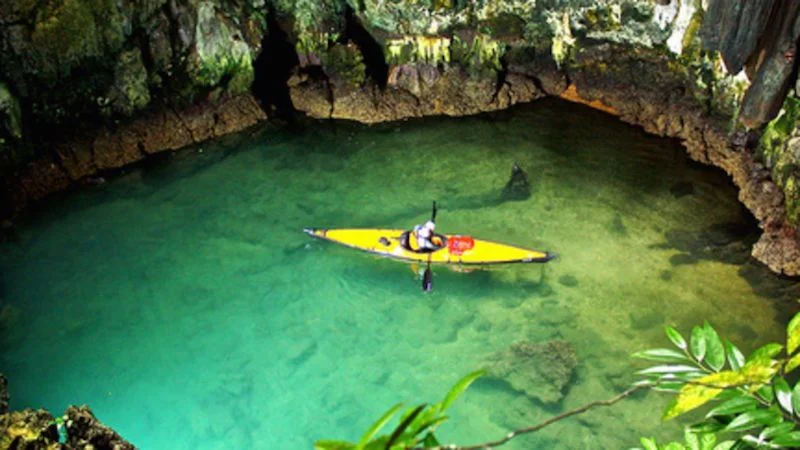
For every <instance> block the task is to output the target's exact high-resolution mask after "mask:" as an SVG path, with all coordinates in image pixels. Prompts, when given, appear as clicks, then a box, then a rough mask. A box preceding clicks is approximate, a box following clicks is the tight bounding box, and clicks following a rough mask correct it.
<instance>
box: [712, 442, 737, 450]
mask: <svg viewBox="0 0 800 450" xmlns="http://www.w3.org/2000/svg"><path fill="white" fill-rule="evenodd" d="M734 445H736V441H722V442H720V443H719V444H717V446H716V447H714V450H731V449H732V448H733V446H734Z"/></svg>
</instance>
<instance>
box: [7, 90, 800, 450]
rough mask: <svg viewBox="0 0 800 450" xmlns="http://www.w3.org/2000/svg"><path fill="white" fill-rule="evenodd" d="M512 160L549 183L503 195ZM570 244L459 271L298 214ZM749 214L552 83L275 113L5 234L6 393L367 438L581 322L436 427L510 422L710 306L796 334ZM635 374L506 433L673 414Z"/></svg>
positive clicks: (124, 415)
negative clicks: (407, 117) (426, 112)
mask: <svg viewBox="0 0 800 450" xmlns="http://www.w3.org/2000/svg"><path fill="white" fill-rule="evenodd" d="M515 161H517V162H518V163H519V164H520V166H522V167H523V168H524V169H525V170H526V171H527V172H528V175H529V179H530V182H531V188H532V196H531V197H530V198H528V199H526V200H521V201H502V199H501V198H500V195H499V193H500V190H501V189H502V187H503V185H504V184H505V182H506V181H507V179H508V176H509V174H510V169H511V165H512V163H513V162H515ZM433 199H437V200H438V201H439V204H440V210H439V217H438V220H437V224H438V227H437V230H439V231H442V232H461V233H466V234H472V235H475V236H479V237H483V238H488V239H495V240H499V241H503V242H508V243H512V244H518V245H524V246H528V247H532V248H537V249H541V250H549V251H555V252H557V253H558V254H559V255H560V256H559V258H558V259H557V260H555V261H552V262H550V263H548V264H546V265H518V266H511V267H507V268H502V269H493V270H490V271H476V272H471V273H457V272H452V271H450V270H447V269H445V268H441V267H439V268H436V269H435V274H434V291H433V292H432V293H430V294H425V293H423V292H421V290H420V282H419V279H418V275H417V273H415V272H414V271H413V270H412V268H410V266H408V265H405V264H402V263H399V262H396V261H391V260H385V259H379V258H377V257H374V256H372V255H368V254H364V253H359V252H356V251H353V250H349V249H345V248H341V247H338V246H335V245H333V244H330V243H326V242H320V241H312V240H311V239H310V238H308V237H307V236H306V235H304V234H303V233H302V231H301V230H302V228H303V227H309V226H314V227H378V226H381V227H410V226H412V225H413V224H415V223H419V222H422V221H424V220H425V219H426V218H427V217H428V215H429V214H430V211H429V208H430V202H431V200H433ZM755 231H756V230H755V225H754V224H753V222H752V219H751V218H750V217H749V216H747V213H746V212H744V211H743V209H742V207H741V206H740V205H739V204H738V203H737V201H736V190H735V189H734V188H733V187H732V186H731V185H730V182H729V180H728V179H727V177H726V176H724V175H723V174H721V173H720V172H718V171H715V170H711V169H708V168H705V167H700V166H698V165H696V164H693V163H691V162H689V161H687V160H686V158H685V156H684V154H683V151H682V150H681V148H680V147H679V146H678V145H677V144H675V143H674V142H672V141H667V140H663V139H657V138H654V137H648V136H646V135H644V134H643V133H642V132H641V131H640V130H638V129H636V128H633V127H629V126H626V125H624V124H621V123H619V122H617V121H616V119H614V118H612V117H609V116H606V115H603V114H601V113H599V112H596V111H593V110H590V109H587V108H584V107H581V106H577V105H572V104H567V103H563V102H559V101H549V100H548V101H544V102H539V103H535V104H533V105H529V106H526V107H521V108H516V109H514V110H512V111H506V112H502V113H497V114H490V115H482V116H478V117H470V118H461V119H430V120H424V121H412V122H403V123H397V124H388V125H381V126H376V127H363V126H358V125H353V124H345V123H315V124H311V125H309V126H305V127H300V128H297V129H279V128H275V127H272V126H265V127H263V128H259V129H255V130H250V131H248V132H246V133H241V134H239V135H236V136H231V137H228V138H225V139H223V140H221V141H219V142H215V143H208V144H205V145H203V146H199V147H195V148H192V149H187V150H184V151H182V152H179V153H177V154H174V155H170V156H169V157H162V158H159V160H158V161H152V162H149V163H148V164H146V165H144V166H142V167H140V168H138V169H132V170H129V171H128V172H127V173H125V174H122V175H120V176H116V177H113V178H112V179H110V180H109V182H108V183H106V184H104V185H102V186H99V187H96V188H91V189H89V188H87V189H83V190H80V191H79V192H74V193H72V194H70V195H66V196H65V197H64V198H62V199H60V200H58V201H54V202H53V204H51V205H49V207H48V209H47V212H44V213H41V214H39V215H37V217H35V218H34V219H32V220H30V221H29V223H26V224H22V225H21V226H19V227H18V229H17V230H16V231H15V233H13V235H12V236H10V238H9V240H7V241H6V243H4V244H2V256H0V274H2V275H0V276H1V277H2V278H0V282H1V283H2V285H0V289H2V290H1V291H0V292H2V294H1V295H2V298H3V299H4V302H5V306H0V311H3V312H2V313H0V317H2V318H3V319H2V323H1V324H0V331H2V332H3V334H2V335H0V337H1V338H2V339H3V342H2V345H3V351H2V353H1V354H0V370H1V371H3V372H5V373H6V374H7V376H8V377H9V379H10V390H11V395H12V406H13V407H15V408H23V407H46V408H48V409H49V410H51V411H54V412H60V411H63V409H64V408H65V407H66V406H67V405H68V404H82V403H87V404H89V405H90V406H91V407H92V409H93V410H94V411H95V413H96V414H97V416H98V417H99V418H100V419H101V420H102V421H103V422H105V423H106V424H109V425H111V426H112V427H114V428H115V429H117V430H118V431H119V432H120V433H121V434H122V435H123V436H124V437H125V438H127V439H129V440H131V441H132V442H134V443H135V444H137V445H138V446H140V447H141V448H144V449H167V448H169V449H215V448H265V449H266V448H270V449H272V448H280V449H302V448H311V445H312V442H313V441H314V440H315V439H320V438H333V439H349V440H357V439H358V437H359V436H360V434H361V432H363V431H364V430H365V429H366V428H367V427H368V426H369V425H370V424H371V422H372V421H373V420H375V419H376V418H377V417H378V416H380V414H381V413H382V412H383V411H384V410H385V409H387V408H388V407H389V406H391V405H392V404H394V403H395V402H397V401H406V402H409V403H413V402H423V401H432V400H436V399H438V398H440V397H441V396H442V395H443V394H444V393H445V392H446V391H447V389H448V388H449V387H450V385H451V384H452V383H453V382H455V381H456V380H457V379H458V378H460V377H461V376H462V375H464V374H466V373H467V372H469V371H472V370H474V369H476V368H478V367H481V366H482V365H483V364H484V363H485V361H486V359H487V358H489V357H490V356H491V355H493V354H494V353H495V352H498V351H502V350H504V349H506V348H508V347H509V345H511V344H512V343H513V342H516V341H519V340H527V341H531V342H536V343H541V342H545V341H548V340H551V339H564V340H566V341H568V342H570V343H571V344H572V345H573V346H574V347H575V349H576V352H577V356H578V361H579V364H578V366H577V369H576V372H575V375H574V377H573V378H572V380H571V382H570V384H569V386H568V389H567V391H566V394H565V396H564V399H563V400H562V401H561V402H558V403H555V404H544V403H541V402H540V401H538V400H536V399H532V398H530V397H528V396H526V395H525V394H523V393H520V392H517V391H515V390H513V389H512V388H511V387H510V386H508V385H507V384H505V383H503V382H502V381H498V380H490V379H485V380H480V381H478V382H477V383H476V384H475V385H474V386H473V387H472V388H471V389H470V390H469V391H468V392H467V394H466V395H465V396H464V397H463V398H461V399H459V401H458V402H457V403H456V404H455V406H454V407H453V409H452V414H451V416H452V419H451V421H450V422H448V423H447V424H446V425H445V426H443V428H442V429H441V434H442V436H443V437H444V440H446V441H448V442H455V443H460V444H474V443H477V442H482V441H485V440H490V439H496V438H499V437H501V436H503V435H505V434H506V433H507V432H508V431H509V430H510V429H512V428H514V427H521V426H525V425H530V424H532V423H535V422H538V421H541V420H544V419H545V418H547V417H550V416H552V415H554V414H557V413H558V412H561V411H565V410H567V409H570V408H573V407H576V406H579V405H581V404H584V403H586V402H589V401H592V400H597V399H604V398H608V397H611V396H613V395H614V394H615V393H617V392H620V391H622V390H623V389H625V387H626V386H627V385H628V384H629V383H630V382H632V381H634V380H635V377H634V376H633V372H634V371H635V370H636V369H637V368H639V367H642V366H643V364H642V363H641V362H638V361H634V360H632V359H631V358H629V356H628V355H629V354H630V353H631V352H633V351H636V350H641V349H644V348H649V347H655V346H663V345H665V344H666V342H667V341H666V339H665V338H664V337H663V331H662V330H663V326H664V325H666V324H672V325H675V326H677V327H678V328H679V329H681V330H683V331H688V330H689V329H690V327H691V326H692V325H695V324H697V323H699V322H700V321H701V320H702V319H703V318H709V319H710V320H711V321H712V323H713V324H714V325H715V326H716V327H717V328H718V329H719V330H720V332H721V334H723V335H724V336H727V337H729V338H730V339H731V340H733V341H734V342H736V343H738V344H739V345H740V346H741V347H742V348H744V349H752V348H754V347H756V346H758V345H760V344H763V343H765V342H767V341H769V340H778V339H781V338H782V336H783V332H782V328H783V327H784V325H785V323H786V322H787V317H788V314H789V313H790V311H789V308H787V307H785V305H786V304H787V302H786V299H787V298H788V297H792V296H794V295H795V294H797V292H798V290H797V289H796V286H797V285H796V284H792V282H790V281H786V280H779V279H776V278H774V277H772V276H771V275H769V274H768V273H767V272H766V271H764V270H763V269H762V268H760V266H758V265H757V264H755V263H752V262H751V261H749V260H748V258H747V245H748V243H749V242H751V241H752V239H753V236H754V234H753V233H755ZM666 400H667V399H666V398H665V397H659V396H657V395H655V394H650V395H647V396H645V395H642V396H638V397H636V398H634V399H633V400H630V401H626V402H623V403H620V404H618V405H616V406H615V407H613V408H610V409H603V410H601V411H595V412H592V413H589V414H586V415H583V416H580V417H579V418H577V419H571V420H569V421H565V422H562V423H559V424H556V425H554V426H553V427H551V428H547V429H546V430H544V431H542V432H541V433H538V434H536V435H533V436H530V437H525V438H522V439H519V440H518V441H516V442H515V443H513V444H509V445H508V446H507V447H504V448H511V449H515V448H516V449H523V448H628V447H630V446H635V445H636V444H637V443H638V437H639V436H642V435H658V436H670V435H673V436H676V435H677V431H678V430H679V428H678V425H677V424H666V425H662V424H660V423H659V419H658V417H659V414H658V410H659V409H660V408H662V407H663V405H665V403H666Z"/></svg>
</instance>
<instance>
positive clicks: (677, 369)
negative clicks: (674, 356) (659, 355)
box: [636, 364, 700, 375]
mask: <svg viewBox="0 0 800 450" xmlns="http://www.w3.org/2000/svg"><path fill="white" fill-rule="evenodd" d="M681 372H700V369H698V368H697V367H694V366H687V365H685V364H665V365H661V366H653V367H648V368H647V369H642V370H640V371H638V372H636V373H637V374H638V375H649V374H654V373H681Z"/></svg>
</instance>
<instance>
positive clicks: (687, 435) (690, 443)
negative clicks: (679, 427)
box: [683, 428, 700, 450]
mask: <svg viewBox="0 0 800 450" xmlns="http://www.w3.org/2000/svg"><path fill="white" fill-rule="evenodd" d="M683 439H684V440H685V441H686V447H687V448H688V449H689V450H700V440H699V439H697V434H695V433H692V432H691V431H689V428H684V429H683Z"/></svg>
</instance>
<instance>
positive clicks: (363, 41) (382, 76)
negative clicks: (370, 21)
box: [344, 5, 389, 89]
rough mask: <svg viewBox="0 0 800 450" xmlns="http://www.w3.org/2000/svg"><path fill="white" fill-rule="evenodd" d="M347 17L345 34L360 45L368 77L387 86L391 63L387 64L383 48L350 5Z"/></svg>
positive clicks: (383, 86)
mask: <svg viewBox="0 0 800 450" xmlns="http://www.w3.org/2000/svg"><path fill="white" fill-rule="evenodd" d="M345 19H346V25H345V30H344V34H345V36H346V38H347V39H349V40H351V41H353V43H354V44H356V46H358V49H359V50H361V55H362V56H363V57H364V66H366V72H367V73H366V75H367V77H368V78H371V79H372V80H373V81H375V83H376V84H377V85H378V86H379V87H380V88H381V89H383V88H385V87H386V82H387V80H388V79H389V65H388V64H386V58H385V57H384V55H383V48H382V47H381V45H380V44H379V43H378V41H376V40H375V38H374V37H372V35H371V34H369V31H367V30H366V29H365V28H364V26H363V25H362V24H361V21H360V20H359V19H358V17H356V15H355V14H354V13H353V9H352V8H350V6H349V5H348V6H347V7H346V10H345Z"/></svg>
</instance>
